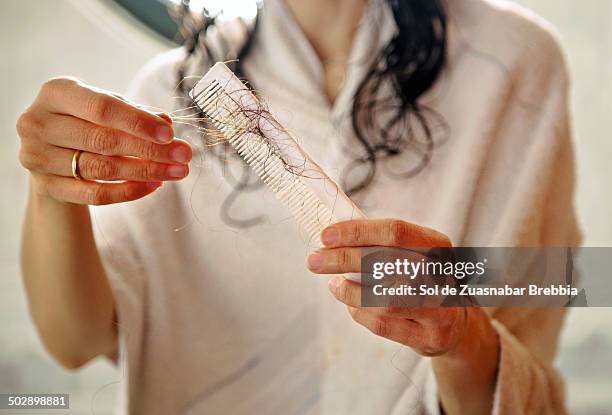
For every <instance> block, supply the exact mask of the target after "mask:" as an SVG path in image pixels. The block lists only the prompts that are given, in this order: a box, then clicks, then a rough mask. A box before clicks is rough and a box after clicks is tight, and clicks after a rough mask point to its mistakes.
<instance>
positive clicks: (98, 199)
mask: <svg viewBox="0 0 612 415" xmlns="http://www.w3.org/2000/svg"><path fill="white" fill-rule="evenodd" d="M85 200H87V203H88V204H90V205H107V204H109V203H110V201H111V199H110V193H109V192H108V190H107V189H106V188H105V186H103V185H101V184H98V185H96V186H92V187H90V188H88V189H87V190H86V194H85Z"/></svg>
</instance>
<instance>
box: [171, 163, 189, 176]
mask: <svg viewBox="0 0 612 415" xmlns="http://www.w3.org/2000/svg"><path fill="white" fill-rule="evenodd" d="M168 176H170V177H174V178H178V177H185V176H187V166H185V165H183V166H170V167H168Z"/></svg>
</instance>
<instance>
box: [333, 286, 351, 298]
mask: <svg viewBox="0 0 612 415" xmlns="http://www.w3.org/2000/svg"><path fill="white" fill-rule="evenodd" d="M336 295H337V297H338V298H339V299H340V300H345V301H346V300H348V299H349V296H350V287H349V285H348V284H347V283H346V281H342V282H340V283H339V284H338V287H336Z"/></svg>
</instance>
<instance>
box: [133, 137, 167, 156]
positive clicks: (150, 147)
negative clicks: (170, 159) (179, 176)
mask: <svg viewBox="0 0 612 415" xmlns="http://www.w3.org/2000/svg"><path fill="white" fill-rule="evenodd" d="M136 153H137V154H136V155H137V156H139V157H141V158H144V159H145V160H159V159H161V158H162V152H161V151H160V150H159V147H158V146H157V145H156V144H154V143H149V142H147V141H143V140H139V142H138V144H136Z"/></svg>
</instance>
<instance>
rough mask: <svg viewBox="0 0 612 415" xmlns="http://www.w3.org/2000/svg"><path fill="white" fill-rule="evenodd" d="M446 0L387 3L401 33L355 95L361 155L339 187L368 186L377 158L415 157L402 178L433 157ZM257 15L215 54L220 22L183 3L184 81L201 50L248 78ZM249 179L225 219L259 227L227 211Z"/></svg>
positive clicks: (250, 185)
mask: <svg viewBox="0 0 612 415" xmlns="http://www.w3.org/2000/svg"><path fill="white" fill-rule="evenodd" d="M443 1H444V0H385V2H386V3H387V4H388V7H389V8H390V9H391V11H392V14H393V18H394V20H395V23H396V26H397V31H396V32H395V34H394V35H393V37H392V38H391V40H390V41H389V43H388V44H387V45H386V46H385V47H384V48H383V49H382V50H381V51H380V52H379V54H378V56H376V57H375V59H374V62H373V64H372V66H371V67H370V68H369V70H368V72H367V75H366V76H365V77H364V79H363V80H362V81H361V83H360V84H359V86H358V88H357V90H356V92H355V95H354V99H353V104H352V108H351V121H352V129H353V131H354V135H355V139H356V140H357V142H358V143H359V144H360V145H361V147H362V152H361V154H360V155H359V156H356V157H355V159H354V160H353V161H352V162H351V163H350V164H349V166H347V170H346V171H345V174H344V175H343V178H342V183H341V185H342V187H343V188H344V189H345V191H346V192H347V194H349V195H351V194H356V193H358V192H360V191H362V190H364V189H366V188H367V187H368V185H369V184H370V183H371V182H372V180H373V179H374V176H375V174H376V170H377V166H378V164H379V161H381V160H383V159H388V158H392V157H394V156H397V155H399V154H401V153H402V152H403V151H410V152H412V153H414V154H416V155H417V157H416V161H415V162H414V164H412V165H409V166H404V167H403V169H404V170H403V172H402V173H400V174H399V176H401V177H404V178H408V177H412V176H414V175H416V174H418V173H419V172H420V171H421V170H422V169H423V168H424V167H425V166H426V165H427V164H428V163H429V161H430V159H431V155H432V152H433V150H434V138H433V133H432V128H431V127H432V126H431V122H430V121H429V118H430V117H428V115H429V114H432V115H435V113H434V112H433V111H431V110H429V109H428V108H427V107H426V106H424V105H423V104H421V103H419V98H420V97H421V96H422V95H423V94H424V93H425V92H427V91H428V90H429V89H430V88H431V87H432V85H433V84H434V83H435V82H436V80H437V79H438V77H439V76H440V73H441V72H442V69H443V68H444V65H445V61H446V44H447V16H446V10H445V7H444V4H443ZM259 15H260V14H259V13H258V17H256V19H255V24H254V25H253V26H252V27H250V29H248V36H247V38H246V42H245V43H244V44H243V45H242V48H241V49H240V50H239V51H238V53H237V54H236V55H235V56H216V55H215V53H214V52H213V50H212V49H211V48H210V47H209V45H208V44H207V42H206V34H207V32H208V31H209V30H210V29H211V28H213V27H214V26H215V24H216V16H212V15H211V14H210V13H209V12H208V11H207V10H206V9H204V10H202V12H201V13H200V15H198V16H194V14H193V12H192V11H190V8H189V0H182V4H181V8H180V11H179V19H180V23H181V34H182V36H183V38H184V39H185V41H184V46H185V50H186V53H187V57H186V59H185V61H184V62H183V64H182V65H181V66H180V67H179V71H178V77H179V80H181V81H182V80H183V79H184V78H185V76H186V75H187V68H188V67H189V64H190V61H191V60H192V58H193V56H194V55H195V54H196V52H198V51H199V52H203V53H204V55H205V56H206V61H207V62H211V63H214V62H216V61H226V60H229V59H233V61H232V64H231V65H232V70H233V71H234V72H235V73H237V74H238V76H239V77H242V78H243V79H244V71H243V69H242V63H243V59H244V58H245V57H246V56H247V55H248V53H249V51H250V49H251V46H252V45H253V44H254V42H256V41H257V28H258V22H259ZM225 50H228V51H229V50H230V48H229V47H227V48H225ZM181 86H182V88H183V92H185V93H187V92H188V90H189V89H190V85H189V84H188V83H185V82H181ZM384 91H386V92H384ZM389 91H390V92H389ZM415 128H420V130H421V131H422V132H423V134H420V135H418V134H416V133H415ZM417 136H419V137H421V138H417ZM423 137H424V138H423ZM423 140H424V141H423ZM364 168H365V169H364ZM354 169H358V170H359V171H365V174H363V173H362V174H361V176H362V177H360V178H359V180H356V181H354V182H353V183H349V181H350V180H348V179H347V177H349V176H351V177H353V176H355V175H354V174H351V172H352V171H353V170H354ZM250 174H251V173H250V172H249V169H246V168H245V171H244V172H243V175H242V176H243V177H241V178H240V179H238V180H236V182H235V183H234V193H232V194H231V195H230V197H229V198H228V200H226V201H225V207H224V209H223V212H222V215H223V216H224V220H225V221H226V222H229V223H230V224H232V225H235V226H245V225H250V224H253V223H255V222H257V219H249V220H246V221H243V220H237V219H234V218H231V216H230V214H229V207H230V206H231V204H232V203H233V201H234V200H235V199H236V197H237V195H238V193H239V192H241V191H244V190H250V189H254V188H256V187H258V186H259V183H258V182H257V181H253V180H249V179H250Z"/></svg>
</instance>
